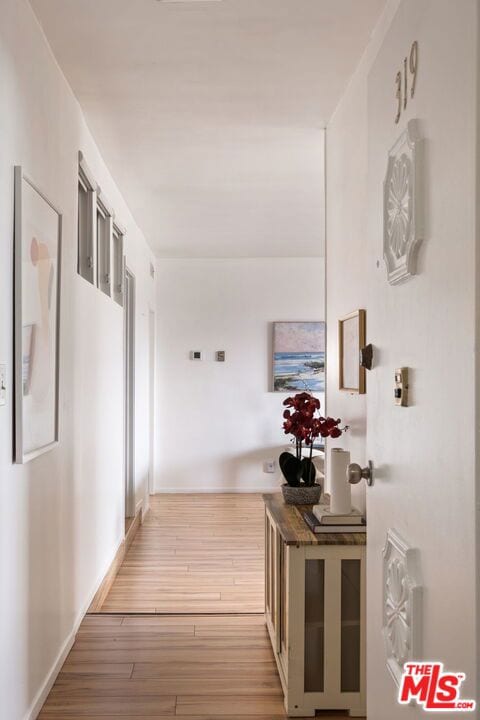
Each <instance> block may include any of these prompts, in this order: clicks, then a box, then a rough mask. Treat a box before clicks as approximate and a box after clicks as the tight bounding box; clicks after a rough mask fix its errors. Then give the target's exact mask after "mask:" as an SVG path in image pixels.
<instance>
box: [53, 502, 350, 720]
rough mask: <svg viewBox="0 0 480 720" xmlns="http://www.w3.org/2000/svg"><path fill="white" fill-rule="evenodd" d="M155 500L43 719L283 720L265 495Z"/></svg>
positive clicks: (81, 632) (82, 635) (70, 657)
mask: <svg viewBox="0 0 480 720" xmlns="http://www.w3.org/2000/svg"><path fill="white" fill-rule="evenodd" d="M150 500H151V510H150V512H149V513H148V515H147V517H146V519H145V523H144V525H143V526H142V527H140V529H139V531H138V533H137V535H136V537H135V539H134V541H133V543H132V545H131V547H130V549H129V551H128V553H127V555H126V558H125V561H124V563H123V565H122V566H121V568H120V571H119V573H118V575H117V578H116V580H115V582H114V584H113V587H112V589H111V591H110V593H109V595H108V597H107V599H106V601H105V603H104V606H103V608H102V613H101V614H96V615H87V617H86V618H85V619H84V621H83V623H82V625H81V627H80V630H79V632H78V635H77V637H76V640H75V644H74V646H73V648H72V650H71V652H70V654H69V655H68V658H67V660H66V662H65V664H64V666H63V668H62V671H61V673H60V675H59V676H58V678H57V680H56V682H55V685H54V687H53V689H52V691H51V692H50V695H49V697H48V699H47V702H46V703H45V705H44V707H43V709H42V712H41V713H40V716H39V720H58V719H59V718H62V720H80V719H82V720H101V719H102V718H112V717H115V718H122V720H147V719H148V720H155V718H157V719H160V718H168V717H178V716H188V717H189V718H190V719H191V720H208V719H209V718H222V720H240V718H242V719H247V718H249V717H252V718H255V719H256V720H283V719H284V718H285V717H286V715H285V712H284V709H283V694H282V688H281V685H280V680H279V677H278V673H277V668H276V664H275V660H274V657H273V654H272V649H271V644H270V640H269V638H268V633H267V630H266V627H265V618H264V614H263V612H264V608H263V574H264V571H263V562H264V534H263V533H264V506H263V502H262V498H261V495H259V494H237V495H229V494H199V495H157V496H154V497H151V498H150ZM115 613H119V614H115ZM197 613H198V614H197ZM200 613H202V614H200ZM321 717H322V718H323V720H329V719H330V720H339V719H340V720H341V718H343V717H346V716H343V715H338V714H334V715H330V714H327V715H322V716H321Z"/></svg>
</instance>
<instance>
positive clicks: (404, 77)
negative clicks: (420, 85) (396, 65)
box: [395, 40, 418, 123]
mask: <svg viewBox="0 0 480 720" xmlns="http://www.w3.org/2000/svg"><path fill="white" fill-rule="evenodd" d="M417 69H418V42H417V41H416V40H415V42H414V43H412V47H411V48H410V56H409V57H408V58H407V57H406V58H405V59H404V61H403V70H399V71H398V72H397V76H396V78H395V87H396V93H395V97H396V98H397V102H398V106H397V114H396V115H395V123H398V121H399V120H400V115H401V114H402V110H406V107H407V102H408V87H409V80H410V81H411V84H410V97H412V98H413V96H414V95H415V85H416V82H417Z"/></svg>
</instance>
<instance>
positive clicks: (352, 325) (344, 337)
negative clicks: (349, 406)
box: [338, 310, 366, 395]
mask: <svg viewBox="0 0 480 720" xmlns="http://www.w3.org/2000/svg"><path fill="white" fill-rule="evenodd" d="M365 338H366V312H365V310H355V312H352V313H350V314H349V315H346V316H345V317H344V318H342V319H341V320H339V321H338V358H339V372H338V377H339V389H340V390H347V391H348V392H351V393H358V394H360V395H363V394H364V393H365V368H364V367H362V366H361V364H360V350H361V349H362V348H363V347H364V346H365V343H366V339H365Z"/></svg>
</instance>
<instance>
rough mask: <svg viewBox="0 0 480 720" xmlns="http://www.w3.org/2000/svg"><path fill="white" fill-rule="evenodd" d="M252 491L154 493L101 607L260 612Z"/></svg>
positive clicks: (259, 532)
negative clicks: (242, 492)
mask: <svg viewBox="0 0 480 720" xmlns="http://www.w3.org/2000/svg"><path fill="white" fill-rule="evenodd" d="M263 563H264V509H263V501H262V497H261V495H259V494H205V493H204V494H198V495H155V496H152V497H151V498H150V512H149V513H148V515H147V517H146V518H145V522H144V524H143V525H142V526H141V527H140V529H139V530H138V532H137V534H136V536H135V538H134V540H133V543H132V545H131V546H130V548H129V550H128V552H127V554H126V556H125V559H124V561H123V563H122V566H121V568H120V571H119V573H118V575H117V577H116V579H115V582H114V583H113V586H112V588H111V590H110V592H109V594H108V595H107V597H106V599H105V601H104V603H103V605H102V607H101V609H100V611H101V612H105V613H123V614H126V613H131V612H134V613H193V614H195V613H198V614H201V613H261V612H263Z"/></svg>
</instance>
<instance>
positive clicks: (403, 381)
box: [393, 367, 408, 407]
mask: <svg viewBox="0 0 480 720" xmlns="http://www.w3.org/2000/svg"><path fill="white" fill-rule="evenodd" d="M393 397H394V399H395V405H402V406H403V407H407V405H408V368H406V367H402V368H397V369H396V370H395V388H394V391H393Z"/></svg>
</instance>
